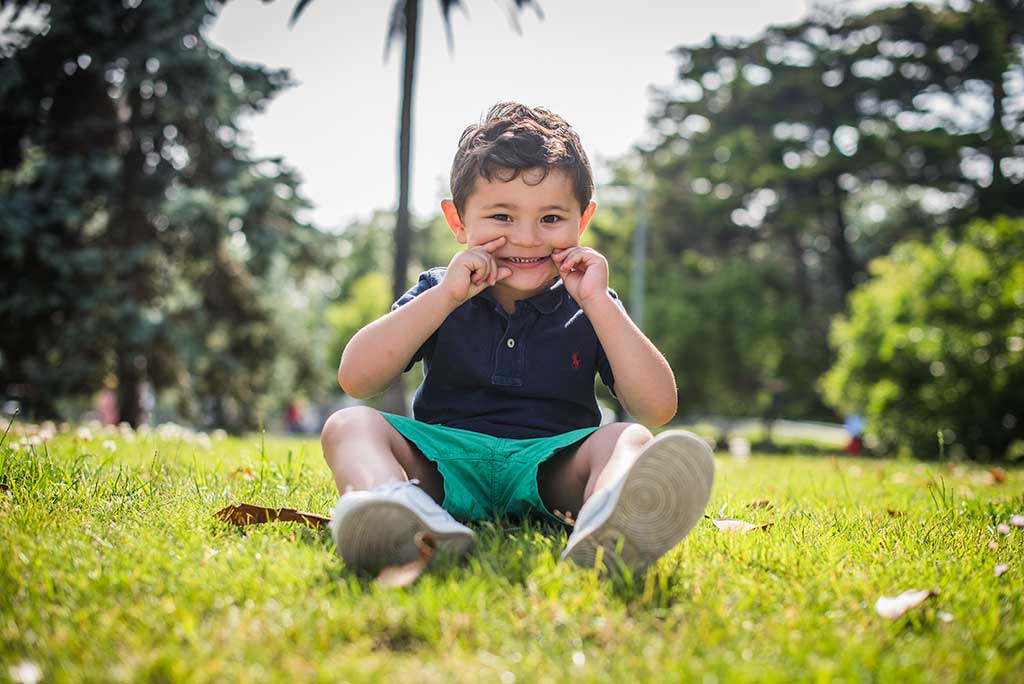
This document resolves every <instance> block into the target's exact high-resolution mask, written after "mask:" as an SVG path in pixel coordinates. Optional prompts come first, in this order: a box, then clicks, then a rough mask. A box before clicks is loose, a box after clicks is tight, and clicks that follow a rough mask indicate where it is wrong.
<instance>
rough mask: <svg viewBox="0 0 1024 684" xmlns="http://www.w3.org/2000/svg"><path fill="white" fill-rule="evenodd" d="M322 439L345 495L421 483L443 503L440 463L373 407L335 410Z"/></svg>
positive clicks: (327, 458)
mask: <svg viewBox="0 0 1024 684" xmlns="http://www.w3.org/2000/svg"><path fill="white" fill-rule="evenodd" d="M320 441H321V444H322V445H323V450H324V460H325V461H327V466H328V467H329V468H330V469H331V473H332V474H333V475H334V482H335V484H337V485H338V492H339V493H341V494H344V493H345V492H346V491H347V490H348V489H349V488H351V489H355V490H362V489H373V488H374V487H377V486H379V485H382V484H386V483H388V482H402V481H404V480H413V479H416V480H419V482H420V488H421V489H423V491H425V492H427V493H428V494H430V496H431V498H433V499H434V501H436V502H438V503H441V502H442V501H443V499H444V480H443V479H442V477H441V474H440V473H439V472H438V470H437V465H436V464H435V463H433V462H432V461H430V460H429V459H428V458H427V457H426V456H424V455H423V452H422V451H420V450H419V449H417V448H416V447H415V446H414V445H413V444H412V443H410V442H409V441H408V440H407V439H405V437H403V436H402V435H401V434H400V433H399V432H398V430H396V429H395V428H394V427H392V426H391V423H389V422H388V421H386V420H385V419H384V417H383V416H381V415H380V413H378V412H377V411H375V410H374V409H372V408H370V407H368V406H353V407H351V408H346V409H341V410H340V411H335V412H334V413H333V414H331V416H330V417H329V418H328V419H327V421H326V422H325V423H324V428H323V432H322V433H321V437H320Z"/></svg>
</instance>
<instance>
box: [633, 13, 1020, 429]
mask: <svg viewBox="0 0 1024 684" xmlns="http://www.w3.org/2000/svg"><path fill="white" fill-rule="evenodd" d="M1022 12H1024V3H1020V2H1013V1H1007V0H999V1H986V2H971V3H960V4H959V5H958V6H957V7H956V8H954V7H949V6H944V7H932V6H921V5H903V6H898V7H886V8H883V9H880V10H877V11H874V12H871V13H870V14H867V15H864V16H845V15H843V14H841V13H837V12H836V11H835V10H834V9H832V10H826V9H820V10H819V11H818V12H817V14H816V15H815V16H812V17H811V18H810V19H808V20H807V21H804V22H802V23H799V24H796V25H793V26H785V27H772V28H769V29H768V30H767V31H766V32H765V33H764V34H763V35H762V36H760V37H758V38H757V39H755V40H751V41H746V42H730V41H724V40H721V39H719V38H717V37H715V36H712V37H711V39H710V40H709V41H708V42H707V43H705V44H704V45H700V46H688V47H681V48H679V49H678V50H677V51H676V56H677V59H678V62H679V78H678V81H677V82H676V83H674V84H673V85H672V86H671V87H668V88H664V89H660V90H659V91H657V92H656V94H655V98H654V99H655V110H654V113H653V115H652V116H651V126H652V129H653V133H654V135H655V142H654V144H652V145H650V146H649V147H647V148H644V149H643V150H642V156H643V160H644V163H645V167H646V173H647V174H649V175H650V177H652V178H653V180H654V187H653V191H652V197H651V233H652V237H651V242H652V244H653V245H656V248H655V249H653V250H652V252H651V254H650V271H651V273H652V274H655V277H654V278H652V282H651V288H650V290H649V291H648V293H647V296H648V299H649V300H650V302H651V303H650V308H651V309H652V310H659V311H660V312H661V313H660V314H659V315H654V316H652V317H651V318H650V322H649V325H648V326H647V328H648V332H649V334H650V335H651V336H652V338H653V339H654V340H655V342H656V343H657V344H658V346H659V347H660V348H661V349H664V350H667V351H668V355H669V361H670V362H671V363H672V365H673V367H674V368H676V371H677V374H678V379H679V387H680V395H681V397H682V400H683V406H684V407H685V408H684V409H683V410H684V411H687V412H690V413H693V412H696V413H702V412H713V411H738V412H742V413H752V414H755V415H758V414H760V415H763V413H764V411H765V410H766V409H768V408H769V407H772V406H774V407H776V409H778V410H780V411H781V412H783V413H785V414H786V415H788V416H792V417H803V418H826V417H831V416H832V415H833V414H832V413H831V410H830V409H829V407H828V406H826V405H825V404H824V402H823V401H822V400H821V399H820V398H819V397H818V396H817V395H816V394H815V393H814V392H813V391H812V388H813V387H814V385H815V379H816V378H817V377H818V376H819V375H820V374H821V373H823V372H825V371H826V370H827V369H828V367H829V365H830V363H831V361H832V355H831V353H830V351H829V348H828V345H827V330H828V326H829V321H830V320H831V318H832V317H833V316H834V315H836V314H837V313H841V312H843V311H845V310H846V298H847V296H848V295H849V294H850V292H851V291H852V290H853V288H855V287H856V286H857V285H858V284H859V283H862V282H864V281H865V280H866V279H867V277H868V275H869V274H868V272H867V271H866V268H865V265H866V264H867V263H868V261H869V260H870V259H872V258H874V257H877V256H879V255H883V254H885V253H887V252H888V251H889V250H890V249H891V248H892V246H893V245H894V244H896V243H897V242H899V241H901V240H905V239H909V238H921V239H927V238H929V237H930V236H931V235H933V234H934V233H935V232H936V231H937V230H939V229H940V228H941V227H942V226H949V227H950V230H951V231H952V234H953V235H954V236H955V235H959V233H960V231H961V228H962V226H963V225H964V223H965V222H966V221H967V220H968V219H970V218H971V217H974V216H985V217H989V216H993V215H995V214H998V213H1007V214H1013V215H1019V214H1020V213H1021V212H1022V210H1024V192H1021V182H1022V180H1024V147H1022V146H1021V141H1022V114H1024V106H1022V105H1024V101H1022V98H1021V93H1022V90H1024V86H1022V79H1024V71H1022V67H1021V59H1022V49H1021V45H1022V39H1024V34H1022V31H1024V20H1022V16H1024V14H1022ZM666 280H667V281H668V282H669V283H672V284H671V285H670V286H668V287H666V286H665V285H666V282H665V281H666ZM712 340H713V341H712ZM772 395H774V400H773V399H771V398H770V397H771V396H772ZM687 405H688V406H687Z"/></svg>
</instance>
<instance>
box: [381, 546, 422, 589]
mask: <svg viewBox="0 0 1024 684" xmlns="http://www.w3.org/2000/svg"><path fill="white" fill-rule="evenodd" d="M414 539H415V541H416V548H417V549H419V552H420V555H419V557H418V558H417V559H416V560H414V561H411V562H409V563H406V564H405V565H395V566H392V567H389V568H384V569H383V570H381V571H380V573H379V574H378V575H377V584H379V585H380V586H382V587H390V588H400V587H407V586H409V585H410V584H412V583H413V582H415V581H416V580H418V579H419V577H420V575H422V574H423V573H424V571H425V570H426V569H427V565H428V564H429V563H430V559H431V558H432V557H433V555H434V549H435V548H436V546H437V543H436V542H435V541H434V538H433V537H431V536H430V535H428V534H424V533H423V532H417V533H416V536H415V537H414Z"/></svg>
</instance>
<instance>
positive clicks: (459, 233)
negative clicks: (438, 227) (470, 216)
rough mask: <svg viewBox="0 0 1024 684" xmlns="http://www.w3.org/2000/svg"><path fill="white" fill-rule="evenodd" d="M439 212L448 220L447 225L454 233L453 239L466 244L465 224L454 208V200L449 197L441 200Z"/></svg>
mask: <svg viewBox="0 0 1024 684" xmlns="http://www.w3.org/2000/svg"><path fill="white" fill-rule="evenodd" d="M441 212H442V213H443V214H444V220H445V221H447V222H448V227H449V228H451V229H452V232H453V233H455V239H456V240H458V241H459V242H461V243H462V244H466V226H464V225H462V219H461V218H459V210H458V209H456V208H455V202H452V201H451V200H450V199H443V200H441Z"/></svg>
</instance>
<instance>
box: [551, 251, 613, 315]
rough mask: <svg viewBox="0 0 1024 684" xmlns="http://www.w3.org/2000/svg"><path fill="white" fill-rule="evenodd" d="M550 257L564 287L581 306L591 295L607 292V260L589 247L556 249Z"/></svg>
mask: <svg viewBox="0 0 1024 684" xmlns="http://www.w3.org/2000/svg"><path fill="white" fill-rule="evenodd" d="M551 259H552V260H553V261H554V262H555V265H556V266H558V274H559V275H560V276H562V282H564V283H565V289H566V290H568V291H569V294H570V295H572V298H573V299H575V300H576V301H577V303H579V305H580V306H583V305H584V304H585V303H586V302H587V301H589V300H590V299H591V298H593V297H597V296H600V295H606V294H608V260H607V259H605V258H604V256H603V255H601V253H600V252H597V251H595V250H593V249H591V248H589V247H570V248H569V249H556V250H555V251H554V252H552V254H551Z"/></svg>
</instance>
